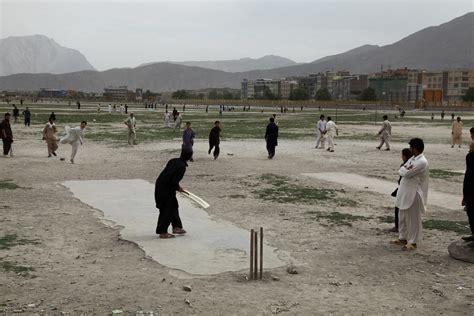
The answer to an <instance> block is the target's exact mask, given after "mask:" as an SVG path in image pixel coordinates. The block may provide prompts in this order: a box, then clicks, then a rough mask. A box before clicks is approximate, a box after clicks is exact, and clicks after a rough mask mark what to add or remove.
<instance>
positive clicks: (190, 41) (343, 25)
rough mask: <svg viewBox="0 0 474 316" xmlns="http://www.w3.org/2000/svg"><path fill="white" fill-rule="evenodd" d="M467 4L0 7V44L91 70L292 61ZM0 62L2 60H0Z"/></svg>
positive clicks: (401, 0) (148, 0)
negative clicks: (44, 41) (43, 41)
mask: <svg viewBox="0 0 474 316" xmlns="http://www.w3.org/2000/svg"><path fill="white" fill-rule="evenodd" d="M473 3H474V2H473V1H472V0H443V1H441V0H395V1H393V0H372V1H367V0H352V1H350V0H345V1H344V0H326V1H319V0H306V1H299V0H296V1H290V0H286V1H282V0H279V1H249V0H240V1H231V0H221V1H199V0H195V1H191V0H188V1H182V0H174V1H159V0H155V1H152V0H137V1H131V0H129V1H109V0H102V1H88V0H82V1H72V0H63V1H44V0H36V1H31V0H30V1H24V0H0V11H1V15H0V38H5V37H8V36H23V35H33V34H43V35H46V36H48V37H51V38H53V39H54V40H56V42H58V43H59V44H60V45H62V46H66V47H70V48H75V49H78V50H80V51H81V52H82V53H83V54H84V55H85V56H86V58H87V59H88V60H89V62H90V63H91V64H92V65H93V66H94V67H96V68H97V69H98V70H105V69H109V68H114V67H135V66H138V65H139V64H141V63H145V62H151V61H165V60H174V61H184V60H219V59H238V58H242V57H252V58H258V57H262V56H264V55H269V54H274V55H280V56H284V57H287V58H290V59H292V60H294V61H297V62H310V61H313V60H315V59H318V58H321V57H324V56H327V55H331V54H337V53H341V52H344V51H346V50H349V49H352V48H355V47H357V46H360V45H364V44H375V45H386V44H390V43H393V42H395V41H398V40H400V39H402V38H403V37H405V36H407V35H409V34H411V33H413V32H416V31H418V30H420V29H422V28H425V27H428V26H433V25H439V24H442V23H444V22H448V21H449V20H451V19H453V18H455V17H458V16H460V15H463V14H465V13H467V12H471V11H473V10H474V8H473ZM0 58H1V56H0Z"/></svg>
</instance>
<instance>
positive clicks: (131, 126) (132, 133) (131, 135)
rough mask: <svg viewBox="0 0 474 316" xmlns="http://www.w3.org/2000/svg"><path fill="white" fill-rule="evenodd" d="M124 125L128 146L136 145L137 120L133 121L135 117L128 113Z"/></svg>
mask: <svg viewBox="0 0 474 316" xmlns="http://www.w3.org/2000/svg"><path fill="white" fill-rule="evenodd" d="M124 124H125V125H127V127H128V144H129V145H132V146H133V145H136V144H137V133H136V128H137V120H136V119H135V116H134V114H133V112H130V115H129V116H128V118H127V119H126V120H125V122H124Z"/></svg>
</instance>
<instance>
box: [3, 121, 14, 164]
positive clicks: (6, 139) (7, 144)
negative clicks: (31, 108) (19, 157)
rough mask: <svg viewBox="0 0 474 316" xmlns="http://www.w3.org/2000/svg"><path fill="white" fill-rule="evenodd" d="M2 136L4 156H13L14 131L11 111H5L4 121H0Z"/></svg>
mask: <svg viewBox="0 0 474 316" xmlns="http://www.w3.org/2000/svg"><path fill="white" fill-rule="evenodd" d="M0 136H1V137H2V142H3V156H4V157H8V154H10V156H13V152H12V143H13V132H12V128H11V125H10V113H5V116H4V119H3V121H2V123H0Z"/></svg>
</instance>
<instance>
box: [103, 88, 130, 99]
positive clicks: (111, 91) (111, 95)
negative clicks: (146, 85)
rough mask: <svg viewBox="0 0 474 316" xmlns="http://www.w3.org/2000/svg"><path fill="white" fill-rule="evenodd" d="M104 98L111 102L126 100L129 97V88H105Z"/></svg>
mask: <svg viewBox="0 0 474 316" xmlns="http://www.w3.org/2000/svg"><path fill="white" fill-rule="evenodd" d="M104 97H105V98H107V99H110V100H126V99H127V97H128V89H127V86H119V87H107V88H104Z"/></svg>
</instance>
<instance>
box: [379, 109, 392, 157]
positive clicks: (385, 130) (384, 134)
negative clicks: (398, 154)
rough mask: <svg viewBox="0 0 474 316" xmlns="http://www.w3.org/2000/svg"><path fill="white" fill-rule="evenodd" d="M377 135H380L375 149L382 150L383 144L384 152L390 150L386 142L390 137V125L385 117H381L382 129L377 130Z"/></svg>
mask: <svg viewBox="0 0 474 316" xmlns="http://www.w3.org/2000/svg"><path fill="white" fill-rule="evenodd" d="M378 135H380V145H379V146H378V147H377V149H379V150H380V149H382V146H383V144H384V143H385V150H390V144H389V143H388V141H389V139H390V137H391V136H392V125H391V124H390V121H389V120H388V116H387V115H384V116H383V124H382V128H381V129H380V130H379V132H378Z"/></svg>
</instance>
